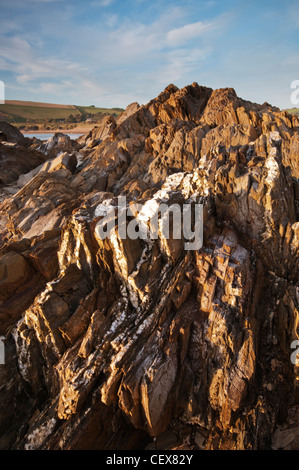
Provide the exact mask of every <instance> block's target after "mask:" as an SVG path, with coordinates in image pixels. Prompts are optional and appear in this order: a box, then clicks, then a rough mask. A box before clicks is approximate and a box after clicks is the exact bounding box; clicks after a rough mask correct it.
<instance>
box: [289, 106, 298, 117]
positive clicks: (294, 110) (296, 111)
mask: <svg viewBox="0 0 299 470" xmlns="http://www.w3.org/2000/svg"><path fill="white" fill-rule="evenodd" d="M286 111H287V112H288V113H290V114H295V115H296V116H298V117H299V108H292V109H286Z"/></svg>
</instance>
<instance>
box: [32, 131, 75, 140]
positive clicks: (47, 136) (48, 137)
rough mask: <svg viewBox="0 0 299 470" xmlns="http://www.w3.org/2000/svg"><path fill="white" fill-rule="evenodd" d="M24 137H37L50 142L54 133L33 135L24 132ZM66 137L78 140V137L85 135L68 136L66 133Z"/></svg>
mask: <svg viewBox="0 0 299 470" xmlns="http://www.w3.org/2000/svg"><path fill="white" fill-rule="evenodd" d="M23 135H24V137H29V138H31V139H32V138H33V137H36V138H37V139H40V140H49V139H50V138H51V137H53V135H54V132H47V133H45V134H38V133H37V134H34V132H32V133H26V132H24V134H23ZM65 135H69V136H70V138H71V139H78V137H80V136H81V135H83V134H67V133H65Z"/></svg>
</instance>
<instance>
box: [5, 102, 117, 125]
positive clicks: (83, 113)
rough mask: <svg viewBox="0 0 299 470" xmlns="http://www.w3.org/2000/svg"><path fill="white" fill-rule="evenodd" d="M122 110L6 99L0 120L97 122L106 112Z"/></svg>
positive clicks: (12, 122) (45, 122)
mask: <svg viewBox="0 0 299 470" xmlns="http://www.w3.org/2000/svg"><path fill="white" fill-rule="evenodd" d="M122 111H123V109H122V108H100V107H96V106H76V105H61V104H54V103H39V102H32V101H15V100H13V101H9V100H7V101H5V104H0V120H2V121H6V122H9V123H11V124H13V125H16V126H17V127H23V126H25V127H28V126H29V125H31V126H32V125H37V126H39V127H45V126H50V127H53V125H55V123H66V124H75V123H81V122H85V121H86V120H87V119H91V120H93V121H94V122H97V121H100V120H101V119H102V118H103V116H105V115H107V114H113V115H114V116H118V115H119V114H120V113H121V112H122Z"/></svg>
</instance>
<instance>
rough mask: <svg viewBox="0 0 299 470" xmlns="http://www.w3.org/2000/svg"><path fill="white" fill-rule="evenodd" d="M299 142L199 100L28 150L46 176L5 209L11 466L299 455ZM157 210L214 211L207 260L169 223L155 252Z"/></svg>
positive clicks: (2, 418) (163, 105)
mask: <svg viewBox="0 0 299 470" xmlns="http://www.w3.org/2000/svg"><path fill="white" fill-rule="evenodd" d="M298 135H299V122H298V119H297V118H296V117H295V116H291V115H289V114H288V113H285V112H281V111H280V110H279V109H277V108H274V107H272V106H270V105H269V104H267V103H265V104H263V105H259V104H255V103H250V102H248V101H244V100H242V99H241V98H239V97H238V96H237V95H236V93H235V91H234V90H233V89H231V88H225V89H219V90H212V89H210V88H206V87H201V86H199V85H198V84H197V83H193V84H192V85H189V86H186V87H184V88H182V89H178V88H177V87H176V86H174V85H169V86H168V87H167V88H166V89H165V90H164V91H163V92H162V93H161V94H160V95H159V96H158V97H157V98H155V99H153V100H151V101H150V102H149V103H148V104H146V105H143V106H139V105H138V104H137V103H133V104H132V105H130V106H129V107H128V108H127V109H126V110H125V112H124V113H122V114H121V115H120V117H119V118H118V119H117V120H115V119H114V118H112V117H106V118H105V119H104V120H103V122H102V123H101V125H100V126H99V127H96V128H94V129H93V130H92V131H91V132H90V133H89V134H88V135H87V136H84V137H81V138H80V139H78V142H76V143H71V142H69V141H68V139H65V138H64V137H63V136H60V135H56V137H55V138H54V139H52V140H51V141H50V142H48V143H46V144H41V143H40V142H34V143H33V142H32V143H31V144H30V143H29V144H27V151H28V152H29V153H30V155H31V157H30V158H35V156H36V155H37V154H35V153H34V152H36V149H37V146H39V147H40V151H41V150H42V151H43V152H45V154H46V155H44V154H43V158H47V159H49V161H47V162H45V161H41V162H39V163H38V164H37V165H35V166H31V164H32V162H31V163H30V164H28V171H29V172H30V173H29V174H27V175H26V174H25V173H26V171H27V170H25V171H19V169H18V170H17V171H15V173H14V175H13V176H11V180H9V181H16V180H17V179H18V177H19V176H20V174H25V175H23V176H21V177H20V179H19V184H20V185H21V186H22V188H21V189H20V190H19V191H18V192H17V193H16V194H13V193H12V194H10V196H9V198H8V197H6V199H4V201H3V202H2V203H1V205H0V211H1V219H0V240H1V242H0V243H1V244H0V295H1V300H0V302H1V304H0V333H1V334H2V335H4V336H5V342H6V343H5V344H7V351H6V353H7V354H6V356H7V361H8V362H7V364H9V370H8V369H7V368H6V365H4V366H0V374H2V375H1V377H3V380H6V382H5V386H4V387H2V388H1V390H0V397H1V400H0V403H2V404H4V405H5V406H4V405H3V406H2V405H1V406H0V446H1V448H3V449H114V450H115V449H126V450H132V449H136V448H147V449H149V448H158V449H166V448H167V449H171V450H178V449H189V450H190V449H192V450H194V449H272V448H275V449H282V448H283V449H295V448H298V423H299V418H298V413H297V411H298V406H299V393H298V391H299V386H298V383H299V382H298V377H299V371H298V365H296V364H293V363H292V361H291V359H290V357H291V354H292V349H291V344H292V342H293V341H295V340H298V338H299V331H298V327H299V320H298V319H299V286H298V274H299V249H298V248H299V221H298V215H299V199H298V194H299V191H298ZM8 144H9V142H8ZM13 145H14V144H13ZM1 148H2V147H1ZM1 148H0V150H1ZM18 149H19V147H17V146H16V147H14V146H9V145H6V147H5V151H7V152H10V155H11V156H12V157H11V158H12V159H13V158H16V156H17V155H18V151H19V150H18ZM61 152H63V153H61ZM76 152H80V156H79V154H78V153H76ZM40 154H41V153H39V154H38V155H40ZM26 155H27V154H25V157H26ZM72 155H75V157H72ZM76 157H78V158H80V159H79V160H78V159H77V158H76ZM26 158H27V157H26ZM26 158H25V160H26ZM28 158H29V157H28ZM54 158H55V160H53V159H54ZM11 161H13V160H11ZM26 165H27V163H26ZM31 170H33V171H31ZM11 171H14V167H12V169H11ZM22 178H23V181H22ZM7 181H8V180H7ZM124 196H126V201H125V203H124V205H122V204H121V201H120V200H119V197H124ZM161 204H164V207H165V208H168V209H169V208H171V207H173V205H176V206H177V207H179V208H180V209H182V208H184V207H185V209H186V207H192V208H193V209H194V210H195V205H196V204H203V212H202V224H203V237H202V239H201V245H200V246H199V247H198V246H197V247H196V249H193V250H187V249H186V241H189V242H190V238H188V237H187V236H186V233H185V232H184V227H183V226H182V225H181V223H180V222H181V220H178V219H176V218H175V216H174V215H172V218H171V219H170V220H171V221H172V222H171V229H170V231H169V234H168V236H167V237H164V236H163V235H164V232H163V220H164V219H163V217H164V216H163V217H162V216H160V217H158V219H157V220H158V222H159V223H158V225H157V226H156V227H154V229H153V228H152V227H151V228H152V229H153V230H152V233H151V234H149V232H148V231H147V230H148V229H149V217H151V216H153V215H154V214H156V211H157V210H158V208H159V207H161ZM129 209H130V217H129V218H128V219H126V220H125V224H124V225H122V224H121V222H120V221H121V215H122V214H125V213H126V212H128V211H129ZM108 213H109V224H113V227H112V229H111V231H110V234H109V237H107V238H103V237H102V236H101V234H102V231H103V230H104V229H105V228H106V229H107V224H108V222H107V218H106V217H107V214H108ZM193 214H194V213H193ZM119 217H120V218H119ZM192 217H193V219H192ZM192 217H191V216H190V220H191V221H192V220H193V222H194V217H195V216H194V215H193V216H192ZM132 227H135V228H134V230H135V231H137V232H138V230H139V232H138V233H139V235H141V234H143V236H137V235H136V236H135V237H131V238H128V237H127V238H124V237H123V236H122V230H123V229H125V230H126V231H128V230H129V228H132ZM137 232H136V233H137ZM131 233H132V232H131ZM150 235H152V236H150ZM195 235H196V234H195ZM1 286H2V287H1ZM3 383H4V382H3ZM26 400H27V401H26ZM10 402H12V403H13V407H8V406H7V404H8V403H10ZM27 402H28V406H25V405H24V406H23V403H26V405H27ZM14 409H16V410H17V412H18V416H17V418H16V419H14V418H15V416H14Z"/></svg>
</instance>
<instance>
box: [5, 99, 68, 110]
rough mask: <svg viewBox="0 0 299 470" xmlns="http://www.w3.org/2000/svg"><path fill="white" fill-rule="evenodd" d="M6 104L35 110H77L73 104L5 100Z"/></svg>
mask: <svg viewBox="0 0 299 470" xmlns="http://www.w3.org/2000/svg"><path fill="white" fill-rule="evenodd" d="M5 104H12V105H14V106H31V107H34V108H64V109H76V107H75V106H74V105H73V104H55V103H41V102H39V101H20V100H5Z"/></svg>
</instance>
